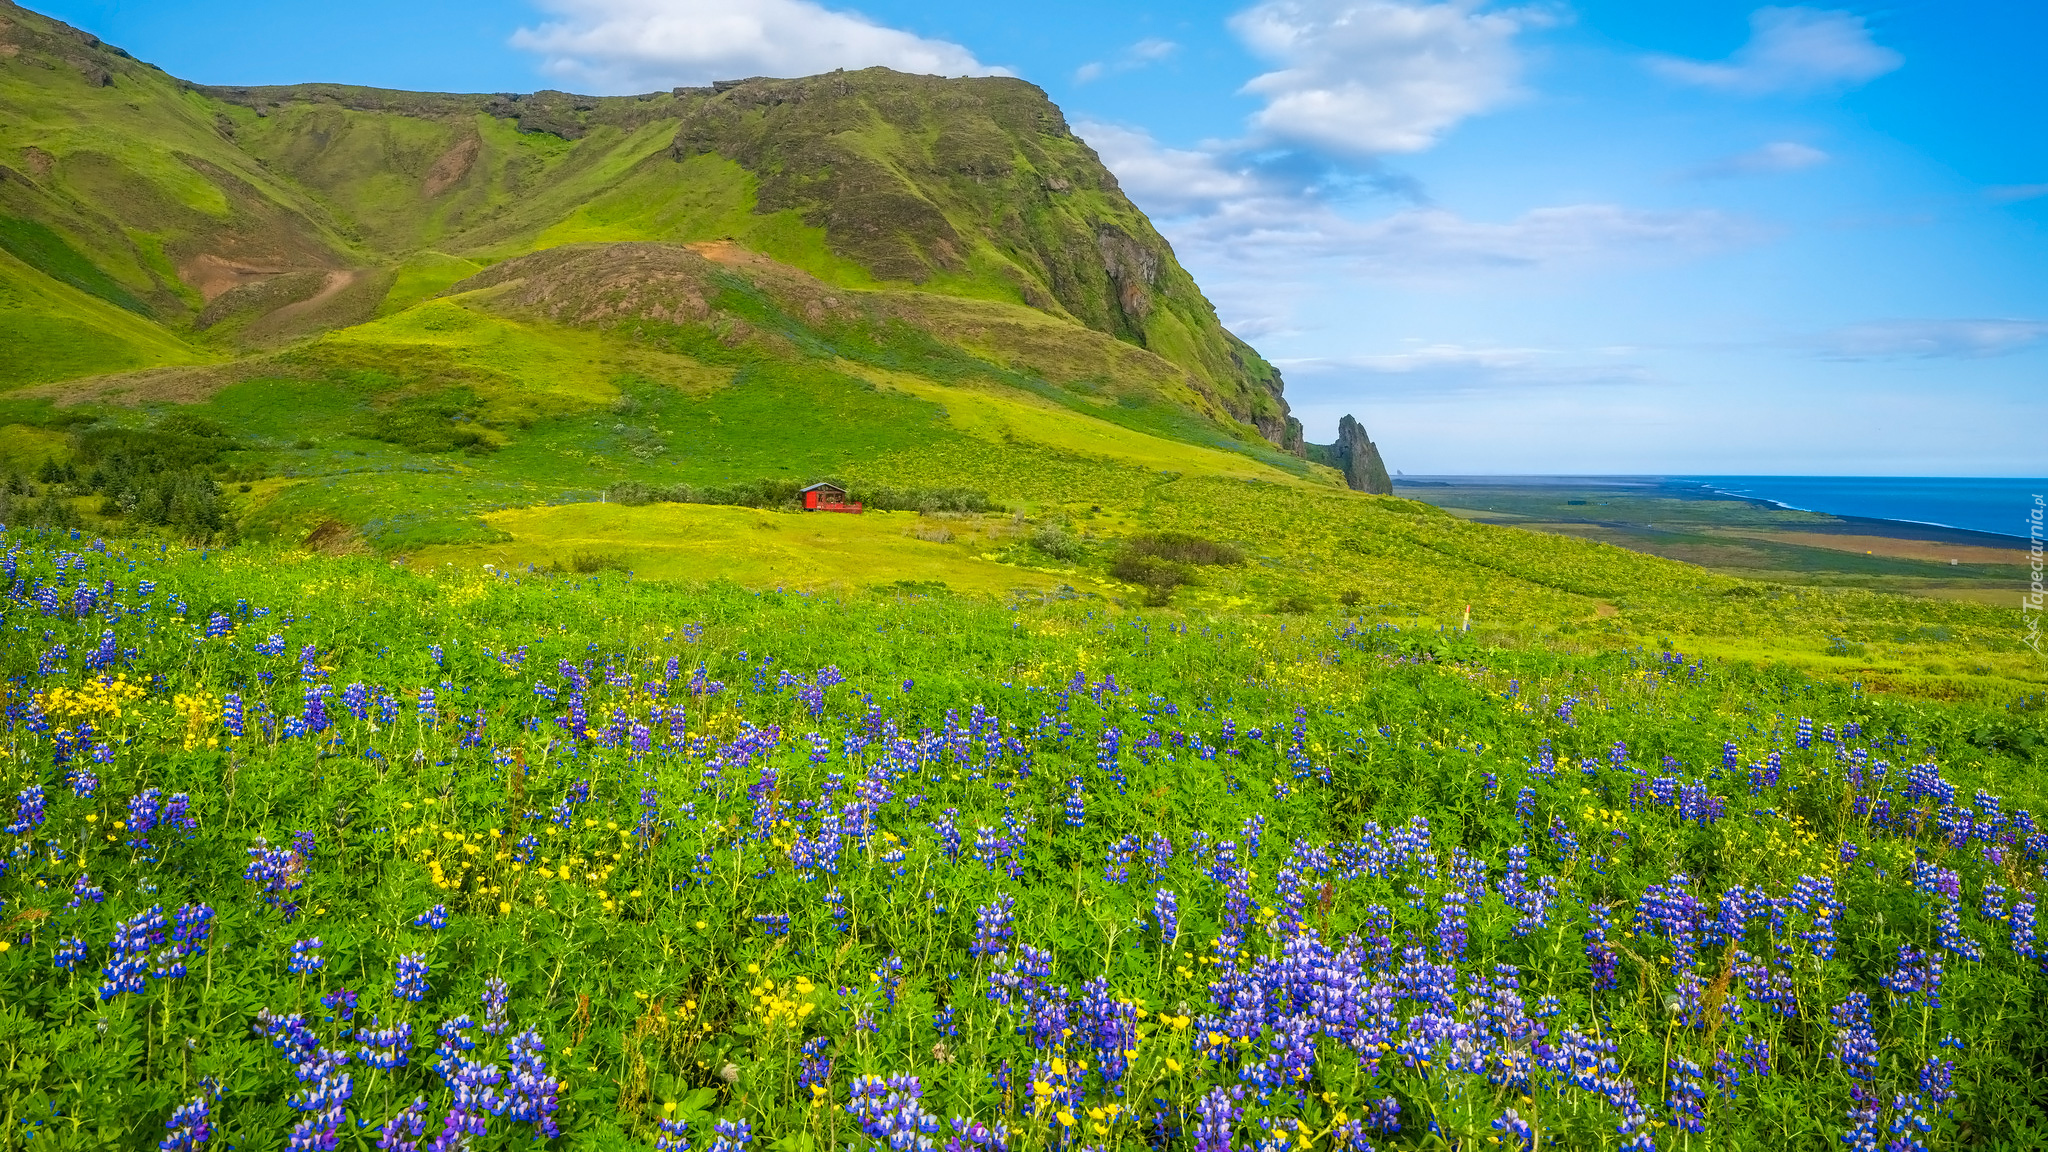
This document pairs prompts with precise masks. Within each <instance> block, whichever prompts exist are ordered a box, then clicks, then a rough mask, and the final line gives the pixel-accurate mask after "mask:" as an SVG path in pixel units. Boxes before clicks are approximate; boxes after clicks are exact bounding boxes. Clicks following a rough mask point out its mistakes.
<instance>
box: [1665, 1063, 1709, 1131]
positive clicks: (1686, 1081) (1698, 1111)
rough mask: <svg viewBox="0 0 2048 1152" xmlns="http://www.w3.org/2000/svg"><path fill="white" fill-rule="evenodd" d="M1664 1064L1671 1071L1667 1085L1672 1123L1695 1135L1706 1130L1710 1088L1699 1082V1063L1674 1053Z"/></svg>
mask: <svg viewBox="0 0 2048 1152" xmlns="http://www.w3.org/2000/svg"><path fill="white" fill-rule="evenodd" d="M1664 1068H1665V1071H1666V1072H1667V1073H1668V1076H1667V1078H1666V1080H1665V1087H1667V1088H1668V1089H1669V1090H1670V1097H1669V1100H1668V1103H1669V1104H1670V1106H1671V1123H1672V1124H1673V1125H1674V1126H1676V1127H1677V1128H1679V1129H1681V1130H1683V1131H1686V1132H1690V1133H1693V1134H1694V1135H1697V1134H1699V1133H1701V1132H1704V1131H1706V1130H1707V1113H1706V1104H1707V1089H1706V1086H1705V1085H1704V1084H1702V1083H1701V1082H1700V1066H1699V1065H1698V1064H1695V1063H1693V1062H1692V1061H1691V1060H1687V1059H1686V1058H1685V1057H1683V1056H1674V1057H1672V1058H1671V1059H1669V1060H1667V1061H1665V1062H1664Z"/></svg>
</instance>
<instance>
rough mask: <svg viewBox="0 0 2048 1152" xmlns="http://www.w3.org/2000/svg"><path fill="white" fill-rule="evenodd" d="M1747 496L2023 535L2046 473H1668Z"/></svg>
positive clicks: (2047, 489)
mask: <svg viewBox="0 0 2048 1152" xmlns="http://www.w3.org/2000/svg"><path fill="white" fill-rule="evenodd" d="M1670 479H1673V480H1685V481H1691V482H1693V483H1697V484H1699V485H1701V486H1703V487H1706V488H1710V489H1712V490H1714V491H1716V492H1725V493H1727V494H1728V495H1731V496H1742V497H1746V498H1748V499H1752V500H1767V501H1769V502H1771V503H1773V504H1779V505H1782V506H1784V507H1786V508H1797V509H1799V510H1801V511H1805V512H1825V513H1827V514H1828V515H1831V516H1862V517H1868V518H1872V519H1878V520H1904V521H1907V522H1908V523H1913V524H1935V525H1939V526H1941V527H1944V528H1963V529H1967V530H1969V531H1972V532H1991V533H1996V534H1998V535H2000V536H2015V537H2019V538H2020V539H2022V540H2024V539H2027V538H2028V536H2029V535H2030V533H2031V532H2032V522H2031V520H2030V519H2029V517H2030V515H2031V513H2032V512H2033V509H2034V504H2035V501H2037V500H2048V479H2040V480H2024V479H2022V480H2004V479H1973V478H1961V477H1940V476H1932V477H1926V476H1673V477H1670Z"/></svg>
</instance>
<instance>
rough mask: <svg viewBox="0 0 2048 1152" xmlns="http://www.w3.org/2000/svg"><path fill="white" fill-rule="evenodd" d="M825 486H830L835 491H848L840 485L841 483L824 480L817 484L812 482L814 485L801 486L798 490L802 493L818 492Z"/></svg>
mask: <svg viewBox="0 0 2048 1152" xmlns="http://www.w3.org/2000/svg"><path fill="white" fill-rule="evenodd" d="M825 488H830V489H831V490H832V491H834V492H844V491H846V489H844V488H842V487H840V486H839V485H837V484H833V483H831V482H830V481H823V482H820V483H817V484H812V485H810V486H808V487H804V488H799V489H797V492H798V493H799V494H801V493H804V492H817V491H819V490H821V489H825Z"/></svg>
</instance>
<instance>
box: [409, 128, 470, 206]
mask: <svg viewBox="0 0 2048 1152" xmlns="http://www.w3.org/2000/svg"><path fill="white" fill-rule="evenodd" d="M483 143H484V142H483V140H482V139H481V138H480V137H476V136H465V137H463V138H462V139H461V140H458V141H456V143H455V146H454V147H453V148H450V149H448V151H446V152H443V153H442V154H441V158H440V159H438V160H436V161H434V166H433V167H432V168H430V169H428V170H427V183H426V186H425V187H424V188H423V189H422V191H423V192H424V193H425V194H426V198H427V199H429V200H432V199H433V198H434V197H436V196H439V195H440V194H441V193H443V192H446V191H447V190H449V189H450V188H453V187H455V186H456V185H457V184H460V183H462V178H463V177H464V176H467V175H469V170H470V167H471V166H472V165H474V164H475V163H476V157H477V152H478V151H479V150H481V149H482V148H483Z"/></svg>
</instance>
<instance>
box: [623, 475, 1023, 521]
mask: <svg viewBox="0 0 2048 1152" xmlns="http://www.w3.org/2000/svg"><path fill="white" fill-rule="evenodd" d="M808 484H809V482H807V481H800V480H771V479H768V478H766V477H763V478H762V479H759V480H743V481H740V482H738V483H734V484H709V485H704V486H701V487H699V486H696V485H690V484H676V485H673V486H670V487H667V488H663V487H659V486H656V485H650V484H642V483H640V482H639V481H635V480H626V481H621V482H620V483H617V484H614V485H612V486H611V487H610V488H608V489H606V490H605V499H607V500H609V501H611V502H612V503H614V504H626V505H640V504H657V503H665V504H725V505H731V506H734V507H739V508H780V507H798V506H800V504H801V501H800V499H799V495H798V494H799V493H801V492H802V491H803V490H804V488H806V487H807V486H808ZM847 499H848V500H851V501H853V502H854V503H856V504H859V505H861V506H862V507H864V508H868V509H872V510H873V511H876V512H924V513H933V512H990V511H994V510H995V505H994V504H993V503H991V502H990V501H989V498H988V494H987V493H985V492H977V491H974V490H973V489H969V488H888V487H874V488H848V489H847Z"/></svg>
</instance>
